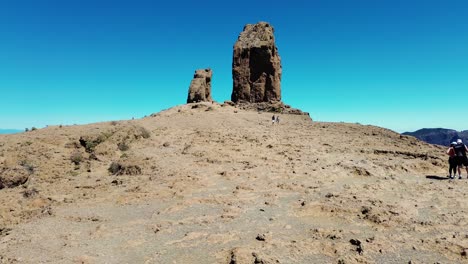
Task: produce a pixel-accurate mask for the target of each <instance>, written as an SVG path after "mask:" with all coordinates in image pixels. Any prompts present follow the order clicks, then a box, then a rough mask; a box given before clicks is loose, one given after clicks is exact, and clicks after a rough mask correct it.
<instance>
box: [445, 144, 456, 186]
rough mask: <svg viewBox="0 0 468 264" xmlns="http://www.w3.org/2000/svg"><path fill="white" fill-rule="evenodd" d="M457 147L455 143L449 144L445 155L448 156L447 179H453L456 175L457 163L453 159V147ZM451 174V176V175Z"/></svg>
mask: <svg viewBox="0 0 468 264" xmlns="http://www.w3.org/2000/svg"><path fill="white" fill-rule="evenodd" d="M455 145H457V142H452V143H450V147H449V149H448V150H447V155H449V159H448V162H449V178H450V179H453V178H454V177H455V176H456V175H457V161H456V159H455V150H454V149H453V147H454V146H455ZM452 172H453V174H452Z"/></svg>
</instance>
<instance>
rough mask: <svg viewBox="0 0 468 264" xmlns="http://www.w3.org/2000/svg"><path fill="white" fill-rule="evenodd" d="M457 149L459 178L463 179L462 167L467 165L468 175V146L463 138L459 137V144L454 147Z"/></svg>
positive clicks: (456, 157) (467, 172)
mask: <svg viewBox="0 0 468 264" xmlns="http://www.w3.org/2000/svg"><path fill="white" fill-rule="evenodd" d="M453 150H454V151H455V159H456V161H457V166H458V179H461V178H462V176H461V168H462V167H463V166H465V169H466V174H467V176H468V158H467V157H466V153H467V152H468V148H467V147H466V145H465V144H463V141H462V140H461V139H457V144H456V145H455V146H454V147H453Z"/></svg>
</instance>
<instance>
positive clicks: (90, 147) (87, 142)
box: [79, 132, 113, 153]
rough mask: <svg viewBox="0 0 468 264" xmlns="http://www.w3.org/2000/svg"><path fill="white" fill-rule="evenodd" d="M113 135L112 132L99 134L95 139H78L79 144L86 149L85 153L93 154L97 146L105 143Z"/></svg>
mask: <svg viewBox="0 0 468 264" xmlns="http://www.w3.org/2000/svg"><path fill="white" fill-rule="evenodd" d="M112 135H113V132H103V133H101V134H99V135H98V136H97V137H96V138H90V137H80V140H79V141H80V144H81V146H83V147H84V148H85V149H86V152H88V153H92V152H94V150H95V148H96V147H97V145H99V144H101V143H102V142H104V141H106V140H107V139H108V138H110V137H111V136H112Z"/></svg>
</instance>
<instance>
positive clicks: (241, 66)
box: [231, 22, 281, 103]
mask: <svg viewBox="0 0 468 264" xmlns="http://www.w3.org/2000/svg"><path fill="white" fill-rule="evenodd" d="M273 32H274V29H273V27H272V26H271V25H270V24H268V23H266V22H259V23H258V24H255V25H251V24H248V25H246V26H245V27H244V30H243V31H242V33H241V34H240V35H239V38H238V39H237V42H236V44H235V45H234V53H233V61H232V77H233V81H234V87H233V90H232V95H231V100H232V101H233V102H236V103H237V102H240V101H245V102H251V103H258V102H271V101H281V84H280V83H281V58H280V56H279V54H278V49H277V48H276V45H275V37H274V35H273Z"/></svg>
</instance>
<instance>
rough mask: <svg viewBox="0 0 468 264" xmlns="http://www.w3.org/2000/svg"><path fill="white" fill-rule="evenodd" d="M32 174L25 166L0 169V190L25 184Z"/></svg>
mask: <svg viewBox="0 0 468 264" xmlns="http://www.w3.org/2000/svg"><path fill="white" fill-rule="evenodd" d="M30 175H31V172H30V171H28V170H27V169H26V168H25V167H23V166H16V167H13V168H0V189H3V188H13V187H16V186H19V185H22V184H25V183H26V182H27V181H28V179H29V176H30Z"/></svg>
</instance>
